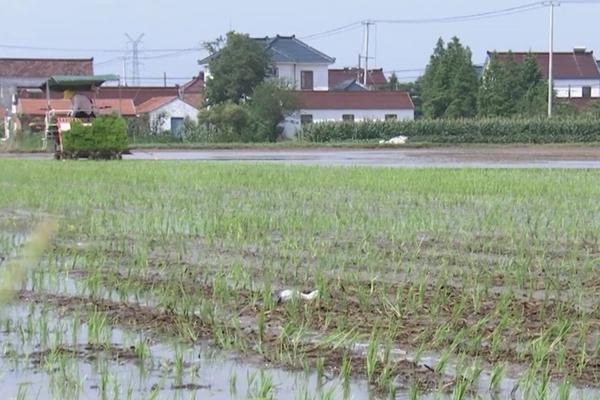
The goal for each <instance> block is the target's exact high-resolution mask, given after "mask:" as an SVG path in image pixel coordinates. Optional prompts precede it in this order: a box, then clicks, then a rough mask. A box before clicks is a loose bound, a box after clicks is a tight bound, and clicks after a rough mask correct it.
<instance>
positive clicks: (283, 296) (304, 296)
mask: <svg viewBox="0 0 600 400" xmlns="http://www.w3.org/2000/svg"><path fill="white" fill-rule="evenodd" d="M317 297H319V291H318V290H313V291H312V292H300V291H298V290H293V289H285V290H282V291H281V292H279V293H278V294H277V302H278V303H285V302H287V301H290V300H294V299H300V300H304V301H311V300H315V299H316V298H317Z"/></svg>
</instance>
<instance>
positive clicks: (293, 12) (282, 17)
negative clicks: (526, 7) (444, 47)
mask: <svg viewBox="0 0 600 400" xmlns="http://www.w3.org/2000/svg"><path fill="white" fill-rule="evenodd" d="M528 2H530V1H528V0H503V1H493V0H478V1H476V0H352V1H350V0H345V1H341V0H329V1H323V0H303V1H301V2H291V1H275V0H254V1H249V0H246V1H233V0H220V1H210V2H208V1H203V0H200V1H199V0H78V1H77V0H53V1H41V0H0V6H1V8H0V9H1V10H2V15H3V18H2V22H1V23H0V45H5V46H6V45H14V46H33V47H43V48H48V47H54V48H70V49H72V48H77V49H87V51H78V52H62V51H37V50H18V49H7V48H2V47H0V57H94V58H95V60H96V62H98V63H102V62H104V61H107V60H111V59H115V58H117V57H122V56H123V55H124V54H125V49H126V41H127V40H126V38H125V33H126V32H127V33H129V34H131V35H132V36H134V37H135V36H137V35H139V34H140V33H145V38H144V40H143V42H142V44H141V46H140V50H141V51H142V53H141V54H140V56H141V57H150V56H156V55H161V54H164V53H145V52H143V51H144V49H173V48H177V49H180V48H190V47H198V46H199V45H200V44H201V43H202V42H204V41H208V40H212V39H214V38H215V37H217V36H219V35H223V34H225V33H226V32H227V31H228V30H229V29H230V28H233V29H234V30H236V31H239V32H246V33H249V34H251V35H252V36H266V35H269V36H272V35H275V34H278V33H279V34H282V35H291V34H296V36H298V37H302V36H306V35H311V34H315V33H319V32H323V31H326V30H329V29H333V28H337V27H340V26H343V25H346V24H350V23H353V22H355V21H360V20H364V19H415V18H435V17H447V16H455V15H464V14H472V13H479V12H485V11H491V10H497V9H503V8H508V7H512V6H519V5H523V4H526V3H528ZM548 15H549V11H548V9H546V8H544V9H539V10H535V11H529V12H527V13H524V14H518V15H511V16H507V17H502V18H496V19H488V20H479V21H473V22H459V23H444V24H440V23H435V24H418V25H389V24H378V25H377V26H376V28H373V30H372V42H371V48H372V54H373V55H376V56H377V59H376V60H375V65H376V66H377V67H383V68H384V69H385V70H410V69H422V68H424V67H425V65H426V64H427V61H428V59H429V55H430V54H431V51H432V49H433V47H434V45H435V42H436V40H437V38H438V37H440V36H443V37H444V38H445V39H448V38H450V37H452V36H453V35H457V36H459V38H460V39H461V41H462V42H463V43H465V44H467V45H468V46H470V47H471V49H472V51H473V55H474V56H473V60H474V62H475V63H482V62H483V61H484V59H485V52H486V50H488V49H489V50H494V49H496V50H507V49H512V50H515V51H517V50H522V51H526V50H544V51H545V50H546V49H547V47H548ZM362 37H363V36H362V28H361V27H360V26H357V27H356V28H355V29H353V30H350V31H348V32H344V33H342V34H339V35H335V36H331V37H328V38H321V39H317V40H310V41H307V42H308V43H309V44H310V45H312V46H314V47H316V48H317V49H319V50H321V51H323V52H324V53H326V54H328V55H330V56H332V57H335V58H336V59H337V64H336V65H337V66H340V67H341V66H355V65H356V64H357V59H358V53H359V52H360V51H361V50H362V46H363V39H362ZM574 46H586V47H587V48H589V49H593V50H596V51H597V52H598V53H599V54H600V2H599V3H596V4H563V5H562V6H560V7H558V8H557V9H556V50H571V49H572V48H573V47H574ZM92 49H115V50H122V52H118V53H114V52H113V53H103V52H98V51H92ZM204 55H205V53H204V52H203V51H198V52H187V53H181V54H178V55H174V56H171V57H166V58H160V59H145V60H142V62H143V65H142V67H141V75H142V77H143V78H153V79H143V82H142V83H145V84H160V83H161V82H160V81H159V80H158V79H157V78H160V77H162V75H163V72H166V73H167V74H168V76H169V77H173V78H191V77H192V76H194V75H196V74H197V73H198V71H199V67H198V66H197V64H196V60H197V59H199V58H202V57H203V56H204ZM598 58H600V56H598ZM121 71H122V61H119V60H115V61H110V62H108V63H104V64H102V65H98V66H97V67H96V72H97V73H117V74H120V73H121ZM128 73H130V72H128ZM418 74H419V72H413V71H408V72H399V73H398V75H399V76H400V77H406V78H410V77H413V76H415V75H418ZM173 82H174V81H172V82H171V83H173Z"/></svg>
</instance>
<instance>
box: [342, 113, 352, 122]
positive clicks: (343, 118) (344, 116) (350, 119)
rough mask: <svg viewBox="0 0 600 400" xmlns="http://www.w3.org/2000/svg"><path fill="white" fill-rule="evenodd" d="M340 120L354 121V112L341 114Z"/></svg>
mask: <svg viewBox="0 0 600 400" xmlns="http://www.w3.org/2000/svg"><path fill="white" fill-rule="evenodd" d="M342 121H344V122H354V114H344V115H342Z"/></svg>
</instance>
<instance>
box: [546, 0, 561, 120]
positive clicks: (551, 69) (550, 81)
mask: <svg viewBox="0 0 600 400" xmlns="http://www.w3.org/2000/svg"><path fill="white" fill-rule="evenodd" d="M558 4H559V5H560V3H558ZM549 5H550V44H549V47H550V50H549V51H548V118H552V102H553V100H554V7H555V4H554V0H551V1H550V2H549Z"/></svg>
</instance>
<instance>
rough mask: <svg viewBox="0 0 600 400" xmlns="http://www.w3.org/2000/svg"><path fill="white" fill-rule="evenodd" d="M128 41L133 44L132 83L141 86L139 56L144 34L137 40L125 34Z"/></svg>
mask: <svg viewBox="0 0 600 400" xmlns="http://www.w3.org/2000/svg"><path fill="white" fill-rule="evenodd" d="M125 36H127V39H129V43H131V59H132V61H131V82H132V84H133V85H134V86H139V84H140V55H139V46H140V43H141V42H142V39H143V38H144V34H143V33H142V34H141V35H140V36H138V38H137V39H133V38H132V37H131V36H129V34H128V33H126V34H125Z"/></svg>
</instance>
